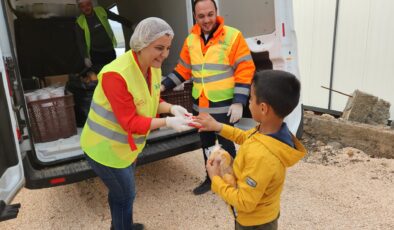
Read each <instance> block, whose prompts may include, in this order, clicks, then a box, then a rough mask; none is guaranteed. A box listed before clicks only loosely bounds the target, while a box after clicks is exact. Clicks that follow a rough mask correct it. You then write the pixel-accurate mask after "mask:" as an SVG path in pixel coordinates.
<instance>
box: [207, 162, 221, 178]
mask: <svg viewBox="0 0 394 230" xmlns="http://www.w3.org/2000/svg"><path fill="white" fill-rule="evenodd" d="M205 167H206V168H207V172H208V176H209V178H210V179H211V180H212V178H213V177H214V176H220V161H218V160H215V159H212V160H208V161H207V165H206V166H205Z"/></svg>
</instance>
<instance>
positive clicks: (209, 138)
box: [193, 111, 236, 164]
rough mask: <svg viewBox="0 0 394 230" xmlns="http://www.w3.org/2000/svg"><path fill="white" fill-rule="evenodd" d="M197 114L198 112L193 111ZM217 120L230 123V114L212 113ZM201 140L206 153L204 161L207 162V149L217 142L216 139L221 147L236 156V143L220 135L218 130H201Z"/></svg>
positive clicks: (204, 153)
mask: <svg viewBox="0 0 394 230" xmlns="http://www.w3.org/2000/svg"><path fill="white" fill-rule="evenodd" d="M193 113H195V115H197V113H196V112H195V111H193ZM210 115H211V116H212V117H213V118H215V120H216V121H218V122H220V123H223V124H230V116H227V114H226V113H221V114H210ZM199 134H200V140H201V147H202V150H203V155H204V162H205V164H206V163H207V153H206V151H207V150H206V149H207V148H209V147H212V146H214V145H215V144H216V140H218V142H219V144H220V145H221V147H222V148H223V149H224V150H226V151H227V152H228V153H230V155H231V156H232V157H233V158H235V153H236V151H235V145H234V143H233V142H232V141H230V140H227V139H226V138H224V137H222V136H220V135H218V134H217V133H216V132H200V133H199Z"/></svg>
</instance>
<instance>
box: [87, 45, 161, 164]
mask: <svg viewBox="0 0 394 230" xmlns="http://www.w3.org/2000/svg"><path fill="white" fill-rule="evenodd" d="M150 70H151V73H152V75H151V92H150V90H149V88H148V87H147V84H146V81H145V79H144V76H143V74H142V73H141V71H140V69H139V67H138V64H137V63H136V61H135V60H134V57H133V54H132V52H131V51H128V52H126V53H125V54H123V55H121V56H120V57H118V58H117V59H115V60H114V61H113V62H111V63H110V64H108V65H106V66H105V67H104V68H103V69H102V71H101V72H100V73H99V75H98V82H99V83H98V85H97V87H96V89H95V91H94V95H93V100H92V104H91V109H90V111H89V115H88V119H87V122H86V124H85V126H84V128H83V130H82V134H81V147H82V149H83V151H84V152H85V153H86V154H87V155H89V157H90V158H92V159H93V160H95V161H96V162H98V163H100V164H103V165H106V166H108V167H113V168H125V167H128V166H129V165H130V164H131V163H133V162H134V161H135V159H136V158H137V156H138V154H139V153H140V152H141V151H142V149H143V148H144V147H145V143H146V137H147V136H148V135H149V132H148V133H147V134H146V135H137V134H132V138H133V141H134V144H135V146H136V149H131V146H130V143H129V138H130V137H129V136H128V135H129V134H128V133H127V132H128V131H126V130H124V129H123V128H122V127H121V126H120V124H119V123H118V121H117V119H116V117H115V114H114V113H113V111H112V107H111V105H110V104H109V101H108V99H107V97H106V96H105V93H104V90H103V88H102V85H101V83H102V78H103V73H107V72H116V73H118V74H119V76H121V77H122V78H123V80H124V81H125V83H126V86H127V90H128V92H129V93H130V94H131V95H133V101H134V104H135V106H136V113H137V114H138V115H140V116H145V117H151V118H153V117H155V116H156V113H157V109H158V106H159V99H160V81H161V70H160V69H159V68H153V67H151V68H150Z"/></svg>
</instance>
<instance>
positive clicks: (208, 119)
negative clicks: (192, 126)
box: [194, 113, 223, 132]
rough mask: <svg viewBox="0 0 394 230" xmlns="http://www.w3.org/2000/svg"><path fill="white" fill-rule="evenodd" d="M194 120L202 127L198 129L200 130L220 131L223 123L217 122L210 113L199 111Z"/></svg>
mask: <svg viewBox="0 0 394 230" xmlns="http://www.w3.org/2000/svg"><path fill="white" fill-rule="evenodd" d="M194 121H195V122H197V123H199V124H200V125H201V126H202V127H201V128H200V129H199V130H198V131H199V132H201V131H215V132H220V131H221V130H222V127H223V124H222V123H220V122H217V121H216V120H215V119H214V118H213V117H212V116H211V115H209V114H208V113H200V114H199V115H198V116H197V117H195V118H194Z"/></svg>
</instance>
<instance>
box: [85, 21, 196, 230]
mask: <svg viewBox="0 0 394 230" xmlns="http://www.w3.org/2000/svg"><path fill="white" fill-rule="evenodd" d="M173 36H174V32H173V30H172V28H171V27H170V26H169V25H168V24H167V23H166V22H165V21H163V20H162V19H160V18H147V19H144V20H142V21H141V22H140V23H139V24H138V25H137V27H136V29H135V31H134V34H133V35H132V37H131V39H130V47H131V50H130V51H128V52H126V53H125V54H123V55H122V56H120V57H118V58H117V59H115V60H114V61H112V62H111V63H110V64H108V65H106V66H105V67H104V68H103V69H102V71H101V72H100V73H99V75H98V85H97V87H96V90H95V91H94V95H93V100H92V104H91V107H90V111H89V115H88V118H87V121H86V123H85V126H84V128H83V131H82V135H81V146H82V149H83V151H84V152H85V153H86V159H87V161H88V163H89V165H90V166H91V167H92V169H93V170H94V172H95V173H96V174H97V175H98V176H99V177H100V178H101V180H102V181H103V182H104V184H105V185H106V186H107V188H108V190H109V193H108V202H109V206H110V210H111V217H112V227H111V229H127V230H128V229H143V225H142V224H133V218H132V211H133V201H134V197H135V182H134V168H135V161H136V159H137V156H138V154H139V153H140V152H141V151H142V150H143V148H144V146H145V142H146V138H147V136H148V134H149V132H150V130H154V129H157V128H160V127H164V126H166V127H170V128H173V129H175V130H176V131H179V132H181V131H185V130H187V129H190V128H191V127H190V126H188V123H189V122H190V121H189V120H187V118H186V117H187V116H185V114H186V113H188V112H187V110H186V109H185V108H183V107H181V106H179V105H171V104H169V103H167V102H164V101H162V100H160V98H159V97H160V81H161V76H162V74H161V69H160V68H161V65H162V63H163V61H164V59H166V58H167V57H168V54H169V50H170V46H171V42H172V38H173ZM157 113H171V114H173V115H175V117H166V118H156V114H157Z"/></svg>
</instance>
